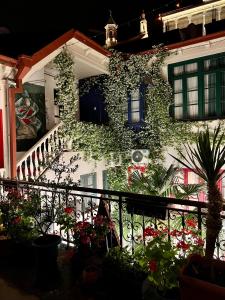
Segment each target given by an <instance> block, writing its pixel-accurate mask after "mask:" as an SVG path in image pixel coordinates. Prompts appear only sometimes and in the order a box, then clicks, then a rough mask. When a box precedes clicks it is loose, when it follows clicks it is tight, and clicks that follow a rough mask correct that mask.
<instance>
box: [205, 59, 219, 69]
mask: <svg viewBox="0 0 225 300" xmlns="http://www.w3.org/2000/svg"><path fill="white" fill-rule="evenodd" d="M217 66H218V59H217V58H210V59H206V60H204V69H205V70H206V71H208V70H213V69H215V68H217Z"/></svg>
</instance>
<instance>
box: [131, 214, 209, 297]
mask: <svg viewBox="0 0 225 300" xmlns="http://www.w3.org/2000/svg"><path fill="white" fill-rule="evenodd" d="M144 239H145V245H144V246H139V247H138V248H137V249H136V252H135V257H136V259H137V261H138V263H139V264H140V266H141V267H142V268H143V270H145V272H146V273H147V274H148V276H147V278H146V280H145V281H144V283H143V299H145V300H147V299H152V300H156V299H157V300H158V299H179V289H178V287H179V280H178V275H179V271H180V268H181V266H183V265H184V263H185V262H186V259H187V257H188V255H189V254H191V253H202V252H203V245H204V241H203V240H202V238H201V237H200V233H199V231H198V229H197V228H196V223H195V222H194V220H192V219H188V220H187V221H186V226H185V227H184V228H182V229H180V230H172V231H171V232H170V231H169V230H168V228H167V227H163V226H161V227H159V229H156V228H153V227H147V228H146V229H145V231H144Z"/></svg>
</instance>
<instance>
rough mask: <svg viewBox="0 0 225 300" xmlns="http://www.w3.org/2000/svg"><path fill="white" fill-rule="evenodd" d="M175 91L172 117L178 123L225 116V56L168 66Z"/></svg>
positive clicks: (220, 55)
mask: <svg viewBox="0 0 225 300" xmlns="http://www.w3.org/2000/svg"><path fill="white" fill-rule="evenodd" d="M169 81H170V82H171V84H172V87H173V91H174V104H173V107H172V108H173V109H172V112H173V116H174V118H175V119H178V120H201V119H202V120H204V119H216V118H222V117H224V116H225V54H224V53H221V54H217V55H213V56H208V57H202V58H199V59H195V60H190V61H185V62H182V63H177V64H173V65H169Z"/></svg>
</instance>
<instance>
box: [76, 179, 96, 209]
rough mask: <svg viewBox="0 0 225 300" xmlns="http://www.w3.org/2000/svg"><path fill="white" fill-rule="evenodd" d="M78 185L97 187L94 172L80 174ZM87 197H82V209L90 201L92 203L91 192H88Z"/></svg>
mask: <svg viewBox="0 0 225 300" xmlns="http://www.w3.org/2000/svg"><path fill="white" fill-rule="evenodd" d="M80 185H81V186H82V187H86V188H93V189H95V188H96V187H97V183H96V173H90V174H85V175H81V176H80ZM88 195H89V196H88V197H83V201H82V209H83V210H84V209H85V208H87V207H88V206H89V204H90V203H92V204H93V199H92V197H91V194H90V193H88Z"/></svg>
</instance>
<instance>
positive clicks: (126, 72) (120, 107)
mask: <svg viewBox="0 0 225 300" xmlns="http://www.w3.org/2000/svg"><path fill="white" fill-rule="evenodd" d="M154 50H155V51H154V53H152V54H145V55H126V54H123V53H119V52H117V51H112V55H111V57H110V60H109V67H108V71H109V74H104V75H100V76H97V77H91V78H89V79H86V80H85V82H84V84H83V85H80V86H79V85H78V80H77V79H76V77H75V75H74V74H75V72H74V71H75V66H74V62H73V59H72V57H71V56H70V54H69V52H68V51H67V50H64V51H62V52H61V53H60V54H59V55H58V56H57V57H56V59H55V61H54V62H55V64H56V67H57V70H58V76H57V78H56V81H57V87H58V90H59V92H58V98H59V101H60V103H61V104H63V105H64V112H63V116H62V119H63V122H64V131H63V135H64V136H66V137H67V138H68V139H70V140H72V145H73V149H74V150H75V151H83V152H84V153H85V156H86V157H92V158H94V159H95V160H99V159H102V158H105V159H112V153H113V154H114V157H119V156H120V157H122V167H121V168H122V169H123V168H124V170H126V168H127V165H128V164H129V163H130V156H131V149H137V148H145V149H149V150H150V159H154V160H155V159H157V158H161V157H162V154H163V152H164V150H165V148H166V147H167V146H174V145H179V144H182V143H183V142H184V141H185V138H186V137H187V136H188V135H187V132H190V124H189V123H188V122H186V123H184V122H178V121H175V120H173V119H172V118H171V117H170V116H169V106H170V105H171V104H172V101H173V95H172V89H171V87H170V85H169V83H168V82H167V80H166V79H164V78H163V76H162V74H161V68H162V66H163V64H164V62H165V59H166V57H168V55H170V53H169V52H168V51H167V50H166V49H165V48H163V47H155V49H154ZM141 83H144V85H145V92H144V98H145V119H144V123H143V125H141V126H140V128H139V130H134V129H133V128H132V126H128V125H127V124H126V113H125V112H126V110H127V100H128V96H129V94H130V93H131V92H132V91H133V90H135V89H137V88H139V86H140V84H141ZM98 84H101V86H102V90H103V93H104V97H105V102H106V109H107V113H108V116H109V122H108V124H107V125H97V124H93V123H89V122H86V123H85V122H80V121H79V120H78V119H79V93H80V94H84V93H86V92H88V91H89V89H90V88H91V87H93V86H95V85H98ZM121 173H123V176H124V172H123V171H121Z"/></svg>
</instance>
